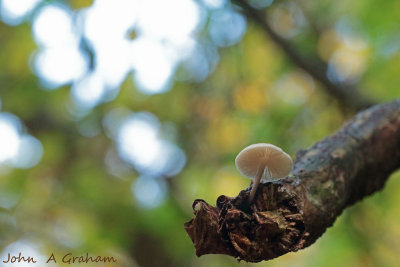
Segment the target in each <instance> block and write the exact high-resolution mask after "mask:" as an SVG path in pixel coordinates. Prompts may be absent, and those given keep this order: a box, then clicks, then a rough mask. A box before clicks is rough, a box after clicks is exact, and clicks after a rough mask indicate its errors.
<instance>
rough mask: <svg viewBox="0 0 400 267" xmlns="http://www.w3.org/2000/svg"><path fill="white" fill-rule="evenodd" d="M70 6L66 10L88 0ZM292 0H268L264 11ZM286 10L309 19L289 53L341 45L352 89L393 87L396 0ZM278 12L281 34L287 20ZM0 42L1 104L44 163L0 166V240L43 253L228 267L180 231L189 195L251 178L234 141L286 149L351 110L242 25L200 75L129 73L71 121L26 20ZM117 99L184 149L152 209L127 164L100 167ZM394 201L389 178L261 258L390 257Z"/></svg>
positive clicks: (395, 187)
mask: <svg viewBox="0 0 400 267" xmlns="http://www.w3.org/2000/svg"><path fill="white" fill-rule="evenodd" d="M66 3H67V4H70V5H71V7H72V8H74V9H78V8H82V7H85V6H89V5H91V1H66ZM291 4H294V2H293V3H292V2H291V1H275V3H273V4H272V5H271V6H270V7H268V8H267V9H266V12H271V13H273V12H276V11H277V10H278V11H279V9H282V8H283V7H284V6H285V5H291ZM296 5H298V7H299V8H300V9H301V10H303V12H304V14H305V16H306V18H307V19H308V20H309V21H308V23H307V24H306V25H305V26H303V27H301V28H300V29H298V31H299V33H298V34H297V35H296V36H294V37H291V38H290V41H291V42H293V43H294V44H295V46H296V47H297V49H299V50H300V51H304V52H305V53H307V51H311V52H313V53H316V54H318V55H319V56H320V58H321V59H322V60H324V61H326V62H328V61H329V60H331V57H332V55H333V54H334V53H337V52H338V51H340V52H342V53H344V55H345V56H344V57H342V58H339V59H338V60H339V61H338V64H339V67H343V68H346V66H349V64H350V63H349V62H348V60H349V59H350V60H351V61H352V62H351V63H352V64H353V65H352V68H351V69H350V73H351V75H354V77H355V80H356V81H357V82H359V90H360V92H361V93H363V94H365V95H369V96H372V97H373V98H374V99H375V100H376V101H377V102H379V101H385V100H390V99H394V98H396V97H398V96H399V90H398V88H397V87H398V84H399V82H400V81H399V79H400V75H399V64H400V60H399V59H400V52H399V48H400V44H399V43H398V42H397V43H393V42H395V41H396V38H399V37H398V36H399V33H398V25H399V23H400V21H399V18H400V16H399V14H398V13H399V10H400V7H399V2H398V1H394V0H390V1H383V2H382V1H380V2H379V1H373V0H369V1H355V2H349V1H323V0H321V1H299V2H298V3H296ZM286 15H287V16H289V17H290V14H286ZM346 19H348V21H350V24H349V25H350V26H349V27H350V28H349V29H350V30H349V32H348V33H346V34H348V35H346V38H344V37H343V36H340V35H339V34H338V32H337V31H336V30H335V27H338V26H337V25H338V21H341V20H342V21H347V20H346ZM285 21H286V20H283V23H284V22H285ZM288 21H289V22H288V24H287V25H280V26H279V29H281V30H287V31H289V30H290V29H291V27H292V28H293V27H297V26H296V25H294V24H293V25H292V24H291V22H290V19H289V20H288ZM353 22H354V24H352V23H353ZM110 23H112V22H110ZM199 38H201V37H199ZM348 42H351V45H348ZM0 43H1V49H0V85H1V87H0V98H1V111H2V112H10V113H13V114H15V115H17V116H18V117H19V118H20V119H21V120H22V122H23V123H24V124H25V125H26V128H27V131H28V132H29V133H30V134H32V135H33V136H35V137H36V138H37V139H39V140H40V142H41V143H42V145H43V149H44V155H43V158H42V160H41V162H40V163H39V164H38V165H37V166H35V167H33V168H31V169H27V170H21V169H4V170H3V169H2V173H1V174H0V199H4V201H8V202H7V203H11V204H10V205H9V207H8V208H7V207H5V208H2V209H1V210H0V236H1V238H0V246H1V248H5V247H7V246H8V245H9V244H11V243H12V242H14V241H16V240H19V239H21V238H29V239H31V240H33V241H32V242H33V243H37V244H40V245H41V246H42V248H41V249H42V252H43V253H44V254H45V255H47V254H46V253H48V254H49V255H50V253H51V252H54V253H55V254H57V253H58V254H59V255H63V254H65V253H67V252H70V251H72V252H73V253H74V254H77V255H79V254H83V253H86V252H90V253H93V254H95V255H102V254H111V255H114V256H116V257H117V258H118V259H119V260H120V261H119V262H118V263H117V264H114V265H107V266H198V267H201V266H207V267H212V266H237V265H238V263H237V262H236V261H235V260H234V259H231V258H229V257H227V256H220V255H207V256H203V257H201V258H197V257H196V256H195V252H194V248H193V246H192V242H191V241H190V239H189V237H188V236H187V235H186V233H185V231H184V229H183V222H185V221H187V220H189V219H190V218H191V217H192V211H191V203H192V201H193V200H194V199H196V198H202V199H204V200H206V201H207V202H209V203H215V200H216V198H217V196H219V195H221V194H226V195H229V196H234V195H236V194H237V193H238V192H239V191H240V190H241V189H243V188H245V187H247V186H248V185H249V180H248V179H245V178H244V177H241V176H240V174H239V172H238V171H237V170H236V169H235V166H234V158H235V156H236V154H237V153H238V152H239V151H240V150H241V149H242V148H243V147H245V146H247V145H249V144H251V143H257V142H269V143H273V144H277V145H279V146H280V147H282V148H284V149H285V150H286V151H288V152H289V153H290V154H291V155H292V156H293V157H294V156H295V153H296V151H297V150H298V149H301V148H305V147H308V146H310V145H312V144H313V143H314V142H316V141H318V140H320V139H321V138H323V137H325V136H327V135H329V134H331V133H332V132H333V131H335V130H336V129H338V128H339V127H340V126H341V125H342V124H343V123H344V122H345V121H346V119H348V118H349V116H350V115H351V114H348V113H343V112H342V111H341V108H340V106H338V104H337V103H336V101H335V100H334V99H332V98H331V97H330V96H327V95H326V94H325V91H324V88H323V87H322V86H321V85H319V84H318V83H317V82H316V81H314V80H313V79H312V78H311V77H310V76H309V75H307V74H306V73H304V72H303V71H302V70H300V69H298V68H297V67H296V66H295V65H293V63H292V62H290V61H289V60H288V59H287V57H286V56H285V55H284V54H283V53H282V51H281V50H280V49H279V47H277V46H276V45H275V44H274V43H272V42H271V41H270V40H268V39H267V38H265V35H264V33H263V32H262V31H261V30H260V29H259V28H258V27H257V26H256V25H254V24H252V23H251V22H250V21H249V22H248V28H247V32H246V35H245V36H244V38H243V40H242V41H241V42H240V43H239V44H237V45H235V46H233V47H229V48H223V49H220V53H221V58H220V61H219V63H218V65H217V68H216V70H215V72H214V73H213V74H212V75H211V76H210V77H209V78H207V79H206V80H205V81H204V82H201V83H190V82H176V83H175V85H174V87H173V88H172V90H170V91H168V92H166V93H163V94H158V95H153V96H147V95H144V94H143V93H141V92H139V91H138V90H136V88H135V86H134V83H133V82H132V77H128V78H127V79H126V80H125V82H124V83H123V84H122V86H121V88H120V92H119V94H118V96H117V97H116V98H115V99H114V100H113V101H111V102H108V103H104V104H101V105H100V106H98V107H96V108H94V109H93V110H92V111H91V112H90V113H88V114H87V115H86V116H85V117H83V118H81V119H80V120H76V119H74V117H73V116H71V114H70V113H69V111H68V108H67V107H68V105H69V104H70V101H71V100H70V94H69V87H68V86H65V87H62V88H59V89H57V90H54V91H48V90H43V89H42V88H41V85H40V82H39V80H38V78H37V77H36V76H35V75H33V74H32V71H31V69H30V67H29V66H30V65H29V62H30V60H31V54H32V53H33V52H34V51H35V49H36V46H35V43H34V41H33V38H32V33H31V29H30V26H29V24H28V23H24V24H22V25H19V26H15V27H13V26H8V25H6V24H2V23H0ZM360 43H362V44H360ZM391 45H393V46H395V45H397V47H395V48H393V49H392V46H391ZM389 46H390V47H391V50H390V51H389V52H387V49H388V47H389ZM117 107H118V108H121V107H123V108H125V109H127V110H131V111H134V112H137V111H148V112H151V113H153V114H155V115H156V116H157V117H158V118H159V120H160V121H161V122H162V123H170V124H172V125H173V126H174V127H176V131H177V135H178V138H177V140H175V141H176V142H177V144H179V145H180V147H182V148H183V150H184V151H185V153H186V157H187V163H186V166H185V167H184V169H183V170H182V172H181V173H179V174H178V175H177V176H175V177H172V178H170V179H167V180H166V186H167V188H168V192H169V193H168V197H167V199H166V200H165V201H164V202H163V203H162V204H161V205H160V206H158V207H155V208H153V209H143V208H142V207H141V206H140V205H139V204H138V203H137V201H136V199H135V197H134V195H133V193H132V191H131V184H132V182H133V181H135V180H136V179H137V178H138V176H139V174H138V172H137V171H136V170H135V169H134V168H132V167H127V168H126V170H125V171H124V172H122V174H120V175H119V176H118V177H116V176H114V175H112V174H111V173H110V172H109V170H108V169H107V167H106V166H105V163H104V162H105V156H106V154H107V153H108V152H109V151H110V150H113V149H114V150H115V148H114V146H115V144H114V143H113V142H112V140H110V138H108V137H107V136H106V135H105V132H104V129H103V126H102V120H103V118H104V116H105V115H106V114H107V112H108V111H110V110H112V109H114V108H117ZM85 122H88V123H89V124H90V125H92V126H94V127H95V128H96V127H97V128H98V129H100V130H99V132H98V133H97V134H95V135H94V136H92V137H85V136H82V135H81V134H80V132H79V131H78V130H79V127H80V125H82V124H83V123H85ZM0 149H1V148H0ZM121 164H123V163H121ZM125 165H126V163H125ZM398 203H400V177H399V174H397V175H393V176H392V177H391V178H390V179H389V181H388V183H387V185H386V187H385V189H384V190H382V191H381V192H379V193H376V194H374V195H373V196H372V197H369V198H367V199H365V200H364V201H363V202H361V203H358V204H356V205H355V206H353V207H351V208H349V209H347V210H346V211H345V212H344V214H343V215H341V217H340V218H339V219H338V220H337V221H336V223H335V225H334V226H333V227H332V228H330V229H329V230H328V231H327V233H326V234H324V235H323V236H322V237H321V238H320V239H319V240H318V241H317V242H316V244H315V245H313V246H311V247H310V248H307V249H305V250H302V251H299V252H297V253H290V254H288V255H285V256H282V257H280V258H278V259H275V260H272V261H269V262H263V263H260V264H259V266H280V267H282V266H308V267H312V266H324V267H325V266H327V267H329V266H339V265H340V266H351V267H353V266H398V259H397V255H398V254H399V253H400V243H399V240H400V208H399V205H398ZM240 265H242V266H251V265H252V264H246V263H243V262H241V263H240Z"/></svg>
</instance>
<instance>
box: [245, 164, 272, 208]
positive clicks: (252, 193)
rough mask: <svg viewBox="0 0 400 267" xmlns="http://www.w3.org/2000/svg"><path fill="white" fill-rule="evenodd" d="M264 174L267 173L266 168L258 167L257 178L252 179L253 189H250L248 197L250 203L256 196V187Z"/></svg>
mask: <svg viewBox="0 0 400 267" xmlns="http://www.w3.org/2000/svg"><path fill="white" fill-rule="evenodd" d="M264 172H267V173H268V169H267V167H264V168H262V167H260V168H259V169H258V171H257V176H256V179H254V184H253V188H252V189H251V192H250V196H249V202H250V203H251V202H253V199H254V196H255V195H256V191H257V188H258V185H259V184H260V181H261V177H262V176H263V174H264Z"/></svg>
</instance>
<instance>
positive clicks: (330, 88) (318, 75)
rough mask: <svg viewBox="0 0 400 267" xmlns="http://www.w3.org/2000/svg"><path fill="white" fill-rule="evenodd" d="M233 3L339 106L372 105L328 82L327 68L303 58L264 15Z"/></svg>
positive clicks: (350, 90)
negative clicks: (320, 85)
mask: <svg viewBox="0 0 400 267" xmlns="http://www.w3.org/2000/svg"><path fill="white" fill-rule="evenodd" d="M233 2H234V3H235V4H237V5H238V6H240V7H241V8H243V11H244V12H245V13H246V14H247V16H248V17H249V18H250V19H251V20H253V21H254V22H255V23H256V24H258V25H259V26H260V27H261V28H262V29H263V31H264V33H265V34H266V35H267V36H268V37H269V38H270V39H271V40H272V41H274V42H275V43H276V44H277V45H278V46H279V47H280V48H281V49H282V50H283V51H284V52H285V54H286V55H287V56H288V58H289V59H290V60H291V61H292V62H293V63H294V64H296V65H297V66H298V67H300V68H301V69H303V70H304V71H306V72H307V73H308V74H310V75H311V76H312V77H313V78H314V79H315V80H317V81H319V82H320V83H321V84H322V85H323V86H324V87H325V88H326V91H327V92H328V94H329V95H331V96H333V97H334V98H336V99H337V100H338V101H339V103H340V104H341V105H343V106H345V107H350V108H351V109H354V110H356V111H358V110H362V109H365V108H367V107H370V106H372V105H373V104H374V103H373V101H371V100H370V99H367V98H366V97H364V96H363V95H361V94H360V93H359V92H358V91H357V90H356V88H355V87H353V86H349V85H345V84H343V83H333V82H332V81H330V80H329V79H328V77H327V70H328V66H327V65H326V64H325V63H324V62H323V61H321V60H320V59H319V58H318V57H317V56H315V57H314V58H313V59H312V60H311V59H309V58H305V57H303V56H302V55H301V54H300V53H299V51H297V50H296V49H295V48H294V46H293V45H292V44H291V43H289V42H288V41H287V40H286V39H284V38H282V37H281V36H280V35H279V34H277V33H276V32H275V31H274V30H273V29H272V28H271V27H270V26H269V24H268V23H267V22H266V21H267V20H266V15H265V14H262V13H261V12H260V11H259V10H257V9H255V8H253V7H251V6H250V5H249V4H248V3H247V2H246V1H245V0H234V1H233Z"/></svg>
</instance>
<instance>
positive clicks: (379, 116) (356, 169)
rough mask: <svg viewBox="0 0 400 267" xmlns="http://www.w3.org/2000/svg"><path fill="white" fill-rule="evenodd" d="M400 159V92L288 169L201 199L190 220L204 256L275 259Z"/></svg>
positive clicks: (314, 234)
mask: <svg viewBox="0 0 400 267" xmlns="http://www.w3.org/2000/svg"><path fill="white" fill-rule="evenodd" d="M399 167H400V99H399V100H396V101H394V102H391V103H387V104H381V105H377V106H374V107H371V108H369V109H367V110H365V111H363V112H360V113H358V114H357V115H356V116H355V117H354V118H353V119H352V120H351V121H349V122H348V123H347V124H346V125H345V126H343V128H342V129H340V130H339V131H338V132H336V133H335V134H333V135H332V136H329V137H327V138H325V139H323V140H322V141H320V142H318V143H316V144H315V145H314V146H312V147H311V148H309V149H307V150H301V151H299V152H298V153H297V155H296V160H295V163H294V168H293V171H292V173H291V175H289V176H288V177H286V178H284V179H282V180H279V181H277V182H268V183H264V184H260V187H259V189H258V190H257V194H256V196H255V201H254V202H253V203H252V204H249V203H248V197H249V193H250V190H251V187H249V188H247V189H245V190H243V191H241V192H240V193H239V195H238V196H237V197H235V198H230V197H227V196H224V195H222V196H220V197H219V198H218V199H217V203H216V207H214V206H211V205H209V204H208V203H206V202H205V201H204V200H201V199H197V200H195V201H194V203H193V209H194V214H195V218H194V219H192V220H190V221H189V222H187V223H185V225H184V227H185V230H186V231H187V233H188V235H189V236H190V238H191V239H192V241H193V243H194V247H195V249H196V254H197V256H201V255H204V254H226V255H230V256H233V257H236V258H237V259H239V260H245V261H248V262H259V261H262V260H269V259H273V258H275V257H278V256H280V255H283V254H285V253H288V252H291V251H297V250H298V249H302V248H305V247H307V246H310V245H311V244H313V243H314V242H315V241H316V240H317V239H318V237H320V236H321V235H322V234H323V233H324V232H325V230H326V229H327V228H328V227H330V226H331V225H332V224H333V223H334V221H335V219H336V218H337V217H338V216H339V215H340V214H341V213H342V211H343V209H345V208H346V207H347V206H349V205H352V204H354V203H355V202H356V201H358V200H361V199H362V198H364V197H366V196H368V195H370V194H372V193H373V192H376V191H378V190H380V189H381V188H382V187H383V185H384V184H385V181H386V180H387V178H388V177H389V175H390V174H391V173H392V172H393V171H395V170H396V169H397V168H399Z"/></svg>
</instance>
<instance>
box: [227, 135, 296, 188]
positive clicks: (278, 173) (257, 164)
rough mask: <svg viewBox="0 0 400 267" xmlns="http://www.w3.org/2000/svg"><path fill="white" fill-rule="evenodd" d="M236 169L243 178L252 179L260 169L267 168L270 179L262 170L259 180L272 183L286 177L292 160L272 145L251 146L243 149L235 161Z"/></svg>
mask: <svg viewBox="0 0 400 267" xmlns="http://www.w3.org/2000/svg"><path fill="white" fill-rule="evenodd" d="M235 164H236V168H237V169H238V170H239V172H240V173H241V174H243V175H244V176H246V177H248V178H251V179H254V178H255V177H256V175H257V172H258V170H259V169H260V168H265V167H267V168H268V171H269V173H270V174H271V177H269V175H268V174H267V171H266V170H264V172H263V175H262V177H261V179H263V180H266V181H273V180H277V179H280V178H282V177H285V176H287V175H288V174H289V173H290V171H291V170H292V167H293V161H292V158H291V157H290V156H289V155H288V154H286V153H285V152H284V151H283V150H282V149H280V148H279V147H277V146H274V145H272V144H266V143H260V144H253V145H250V146H248V147H246V148H244V149H243V150H242V151H240V153H239V154H238V155H237V157H236V159H235Z"/></svg>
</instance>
